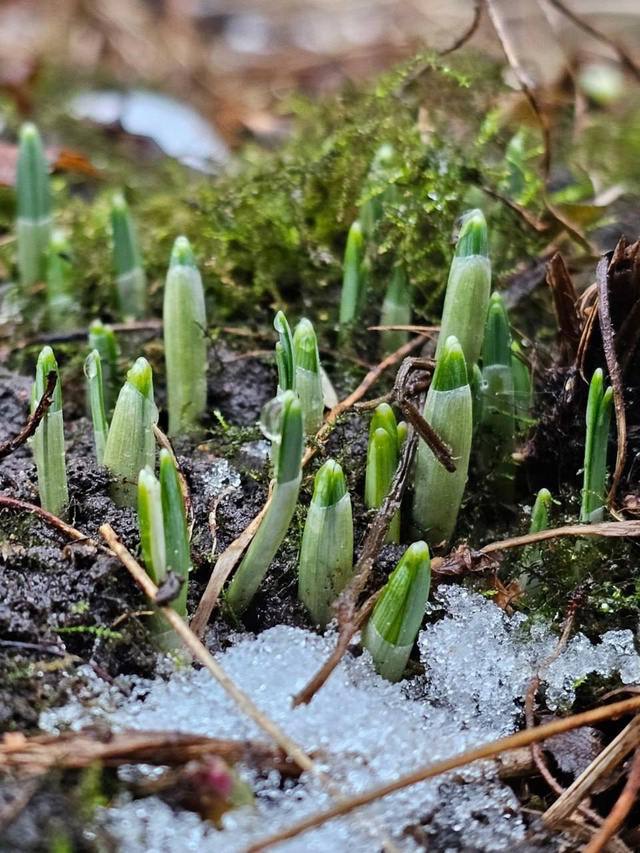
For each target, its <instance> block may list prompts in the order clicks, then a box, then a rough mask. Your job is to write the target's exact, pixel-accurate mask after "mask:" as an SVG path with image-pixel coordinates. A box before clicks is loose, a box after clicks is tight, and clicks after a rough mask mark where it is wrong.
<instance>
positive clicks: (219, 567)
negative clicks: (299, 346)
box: [191, 334, 426, 637]
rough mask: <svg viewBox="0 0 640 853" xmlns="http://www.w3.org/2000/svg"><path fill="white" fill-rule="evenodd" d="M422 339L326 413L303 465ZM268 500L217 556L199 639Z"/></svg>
mask: <svg viewBox="0 0 640 853" xmlns="http://www.w3.org/2000/svg"><path fill="white" fill-rule="evenodd" d="M425 337H426V335H424V334H421V335H420V336H419V337H417V338H414V339H413V340H411V341H408V343H406V344H403V345H402V346H401V347H399V348H398V349H397V350H396V351H395V352H393V353H391V354H390V355H388V356H387V357H386V358H384V359H383V360H382V361H381V362H380V363H379V364H377V365H376V366H375V367H373V368H372V369H371V370H370V371H369V372H368V373H367V375H366V376H365V377H364V379H363V380H362V382H361V383H360V384H359V385H358V387H357V388H356V390H355V391H353V393H351V394H349V396H348V397H345V399H344V400H341V401H340V402H339V403H338V405H337V406H334V407H333V408H332V409H331V410H330V411H329V412H328V413H327V416H326V418H325V421H324V423H323V425H322V426H321V427H320V429H319V430H318V433H317V434H316V436H315V441H314V444H313V446H311V447H307V449H306V450H305V453H304V456H303V457H302V464H303V466H304V465H306V464H307V463H308V462H310V461H311V460H312V459H313V457H314V456H315V455H316V453H317V452H318V450H319V449H320V447H321V445H322V442H323V441H324V440H325V439H326V438H327V436H328V435H329V433H330V432H331V429H332V427H333V425H334V424H335V422H336V421H337V420H338V418H339V417H340V415H343V414H344V413H345V412H347V411H348V410H349V409H351V408H352V407H353V406H354V405H355V404H356V403H357V402H358V401H359V400H361V399H362V398H363V397H364V395H365V394H366V393H367V391H368V390H369V389H370V388H371V387H372V386H373V385H375V383H376V382H377V381H378V379H379V378H380V377H381V376H382V374H383V373H384V372H385V371H386V370H388V369H389V368H390V367H393V365H394V364H397V363H398V362H399V361H402V359H403V358H405V357H406V356H408V355H410V354H411V353H412V352H413V351H414V350H415V349H417V348H418V347H419V346H421V345H422V344H423V343H424V340H425ZM270 499H271V498H270V497H269V498H267V501H266V503H265V505H264V506H263V507H262V509H261V510H260V512H259V513H258V514H257V515H256V516H255V517H254V518H253V519H252V520H251V521H250V522H249V524H248V525H247V527H246V528H245V530H243V532H242V533H241V534H240V536H238V537H237V538H236V539H234V541H233V542H232V543H231V545H229V547H228V548H227V549H226V550H225V551H224V552H223V553H222V554H221V555H220V556H219V557H218V560H217V562H216V564H215V566H214V568H213V572H212V575H211V578H210V579H209V582H208V583H207V587H206V589H205V592H204V595H203V596H202V600H201V601H200V603H199V604H198V607H197V609H196V613H195V615H194V617H193V620H192V623H191V625H192V628H193V630H194V632H195V633H196V634H197V635H198V636H200V637H201V636H202V634H203V633H204V630H205V628H206V625H207V622H208V621H209V617H210V616H211V613H212V612H213V608H214V607H215V604H216V601H217V599H218V596H219V595H220V592H221V591H222V587H223V585H224V582H225V581H226V579H227V578H228V577H229V575H230V574H231V572H232V571H233V570H234V568H235V567H236V565H237V564H238V563H239V561H240V558H241V557H242V555H243V553H244V552H245V551H246V549H247V548H248V547H249V545H250V543H251V540H252V539H253V537H254V535H255V533H256V531H257V529H258V527H259V526H260V521H261V519H262V517H263V515H264V513H265V512H266V510H267V507H268V505H269V501H270Z"/></svg>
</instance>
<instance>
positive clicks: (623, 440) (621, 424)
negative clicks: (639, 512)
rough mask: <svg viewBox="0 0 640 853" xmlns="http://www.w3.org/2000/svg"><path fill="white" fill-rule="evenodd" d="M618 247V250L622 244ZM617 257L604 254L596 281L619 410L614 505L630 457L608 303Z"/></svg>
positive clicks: (611, 501)
mask: <svg viewBox="0 0 640 853" xmlns="http://www.w3.org/2000/svg"><path fill="white" fill-rule="evenodd" d="M620 245H621V244H620V243H618V246H617V247H616V252H615V253H614V254H617V250H618V248H619V247H620ZM613 261H614V256H609V255H604V256H603V257H602V258H601V259H600V262H599V263H598V266H597V269H596V283H597V285H598V319H599V320H600V333H601V335H602V348H603V350H604V357H605V360H606V362H607V370H608V372H609V379H610V380H611V387H612V388H613V405H614V409H615V413H616V428H617V431H618V444H617V448H616V467H615V471H614V472H613V478H612V480H611V488H610V489H609V494H608V496H607V501H608V503H609V505H611V506H613V505H615V499H616V492H617V491H618V486H619V485H620V480H621V479H622V474H623V471H624V465H625V462H626V460H627V417H626V413H625V407H624V385H623V382H622V374H621V372H620V365H619V363H618V357H617V356H616V345H615V341H614V331H613V324H612V321H611V306H610V304H609V269H610V267H611V266H613Z"/></svg>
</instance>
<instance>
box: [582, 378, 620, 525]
mask: <svg viewBox="0 0 640 853" xmlns="http://www.w3.org/2000/svg"><path fill="white" fill-rule="evenodd" d="M612 408H613V390H612V389H611V388H610V387H608V388H607V389H606V390H605V388H604V377H603V374H602V370H601V369H600V368H598V369H597V370H595V371H594V372H593V376H592V377H591V383H590V384H589V398H588V400H587V416H586V439H585V446H584V475H583V485H582V506H581V508H580V521H581V522H582V523H583V524H596V523H598V522H600V521H602V519H603V517H604V506H605V488H606V483H607V446H608V444H609V426H610V423H611V410H612Z"/></svg>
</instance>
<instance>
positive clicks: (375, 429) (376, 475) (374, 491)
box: [364, 403, 400, 542]
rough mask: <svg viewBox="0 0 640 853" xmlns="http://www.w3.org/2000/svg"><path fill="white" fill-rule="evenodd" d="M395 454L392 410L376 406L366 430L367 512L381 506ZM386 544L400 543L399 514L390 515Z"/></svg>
mask: <svg viewBox="0 0 640 853" xmlns="http://www.w3.org/2000/svg"><path fill="white" fill-rule="evenodd" d="M399 453H400V442H399V439H398V427H397V424H396V417H395V415H394V413H393V409H392V408H391V406H390V405H389V404H388V403H380V405H379V406H377V407H376V410H375V412H374V413H373V417H372V418H371V424H370V427H369V446H368V448H367V470H366V474H365V481H364V502H365V504H366V506H367V508H368V509H377V508H378V507H380V506H382V503H383V501H384V499H385V498H386V496H387V494H388V493H389V489H390V488H391V482H392V480H393V477H394V475H395V473H396V468H397V467H398V458H399ZM386 541H387V542H399V541H400V513H399V512H398V513H396V514H395V515H394V517H393V520H392V521H391V524H390V525H389V531H388V533H387V538H386Z"/></svg>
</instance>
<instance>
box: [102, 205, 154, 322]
mask: <svg viewBox="0 0 640 853" xmlns="http://www.w3.org/2000/svg"><path fill="white" fill-rule="evenodd" d="M111 236H112V240H113V264H114V268H115V273H116V286H117V290H118V302H119V304H120V310H121V311H122V314H123V315H124V316H125V317H135V318H140V317H143V316H144V312H145V307H146V303H147V279H146V275H145V272H144V266H143V263H142V255H141V254H140V248H139V246H138V240H137V237H136V231H135V226H134V224H133V220H132V218H131V213H130V212H129V207H128V205H127V202H126V201H125V198H124V196H123V195H122V194H121V193H117V194H116V195H114V196H113V198H112V199H111Z"/></svg>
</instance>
